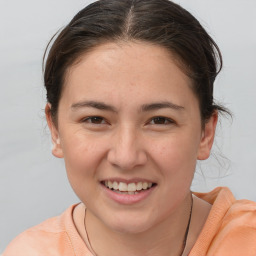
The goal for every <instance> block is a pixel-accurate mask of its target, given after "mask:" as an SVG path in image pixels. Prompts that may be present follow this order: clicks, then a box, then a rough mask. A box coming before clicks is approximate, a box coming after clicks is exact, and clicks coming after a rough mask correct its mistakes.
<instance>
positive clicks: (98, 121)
mask: <svg viewBox="0 0 256 256" xmlns="http://www.w3.org/2000/svg"><path fill="white" fill-rule="evenodd" d="M102 121H104V122H103V123H102ZM153 121H154V122H158V121H160V123H158V124H157V123H152V122H153ZM82 122H83V123H89V124H95V125H102V124H108V122H107V121H106V120H105V119H104V118H103V117H101V116H89V117H86V118H85V119H83V120H82ZM174 123H175V122H174V121H173V120H172V119H170V118H167V117H163V116H156V117H152V118H151V119H150V120H149V121H148V122H147V123H146V124H150V125H169V124H174Z"/></svg>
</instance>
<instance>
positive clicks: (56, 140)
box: [45, 103, 63, 158]
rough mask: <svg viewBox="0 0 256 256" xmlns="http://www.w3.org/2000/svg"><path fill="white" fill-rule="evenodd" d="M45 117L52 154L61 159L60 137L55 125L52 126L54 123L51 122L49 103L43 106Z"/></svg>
mask: <svg viewBox="0 0 256 256" xmlns="http://www.w3.org/2000/svg"><path fill="white" fill-rule="evenodd" d="M45 116H46V120H47V124H48V127H49V130H50V132H51V137H52V154H53V155H54V156H56V157H58V158H63V151H62V147H61V143H60V136H59V132H58V129H57V128H56V124H54V121H53V120H52V115H51V104H50V103H47V104H46V106H45Z"/></svg>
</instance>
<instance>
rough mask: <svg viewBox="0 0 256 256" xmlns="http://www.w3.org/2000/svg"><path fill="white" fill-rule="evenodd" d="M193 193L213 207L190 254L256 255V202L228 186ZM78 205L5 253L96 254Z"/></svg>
mask: <svg viewBox="0 0 256 256" xmlns="http://www.w3.org/2000/svg"><path fill="white" fill-rule="evenodd" d="M194 194H195V195H196V196H197V197H199V198H201V199H203V200H205V201H207V202H208V203H210V204H212V209H211V211H210V213H209V216H208V218H207V220H206V223H205V225H204V227H203V229H202V231H201V233H200V235H199V237H198V239H197V241H196V243H195V245H194V246H193V248H192V250H191V251H190V253H189V256H218V255H220V256H241V255H246V256H256V203H255V202H252V201H249V200H235V198H234V196H233V194H232V193H231V191H230V190H229V189H228V188H225V187H223V188H221V187H219V188H216V189H214V190H213V191H211V192H209V193H194ZM75 207H76V205H73V206H71V207H69V208H68V209H67V210H66V211H65V212H64V213H63V214H62V215H60V216H58V217H54V218H51V219H48V220H46V221H44V222H43V223H41V224H39V225H37V226H35V227H32V228H30V229H28V230H27V231H25V232H23V233H21V234H20V235H19V236H18V237H16V238H15V239H14V240H13V241H12V242H11V243H10V244H9V246H8V247H7V248H6V250H5V252H4V253H3V256H35V255H36V256H45V255H51V256H93V254H92V253H91V251H90V249H89V246H88V241H86V243H84V241H83V240H82V238H81V237H80V235H79V234H78V232H77V230H76V227H75V225H74V222H73V218H72V212H73V209H74V208H75Z"/></svg>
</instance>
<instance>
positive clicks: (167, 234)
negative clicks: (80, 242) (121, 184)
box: [85, 194, 192, 256]
mask: <svg viewBox="0 0 256 256" xmlns="http://www.w3.org/2000/svg"><path fill="white" fill-rule="evenodd" d="M191 203H192V202H191V195H190V194H189V195H188V196H187V197H186V198H185V200H184V202H183V204H181V206H180V207H179V208H178V209H176V211H175V212H173V213H172V214H171V215H170V216H168V217H167V218H166V219H164V220H163V221H162V222H160V223H157V224H156V225H154V227H151V228H150V229H148V230H146V231H144V232H141V233H135V234H134V233H132V234H131V233H123V232H122V233H120V232H116V231H115V230H112V229H110V228H109V227H107V226H106V225H105V224H104V223H102V222H101V221H100V220H99V219H98V218H97V217H96V216H94V215H93V214H92V213H91V212H90V211H89V210H88V209H87V210H86V219H85V224H86V230H87V234H88V239H89V242H90V245H91V247H92V249H93V251H94V252H95V255H97V256H120V255H122V256H130V255H134V256H141V255H145V256H156V255H162V256H171V255H173V256H176V255H177V256H178V255H181V254H182V252H183V249H184V247H183V243H184V237H185V233H186V229H187V227H188V222H189V217H190V211H191Z"/></svg>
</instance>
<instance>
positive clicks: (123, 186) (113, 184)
mask: <svg viewBox="0 0 256 256" xmlns="http://www.w3.org/2000/svg"><path fill="white" fill-rule="evenodd" d="M105 186H106V187H108V188H110V189H111V188H113V189H114V190H119V191H123V192H125V191H128V192H135V191H140V190H142V189H148V188H151V187H152V183H151V182H138V183H128V184H127V183H124V182H118V181H105Z"/></svg>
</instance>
